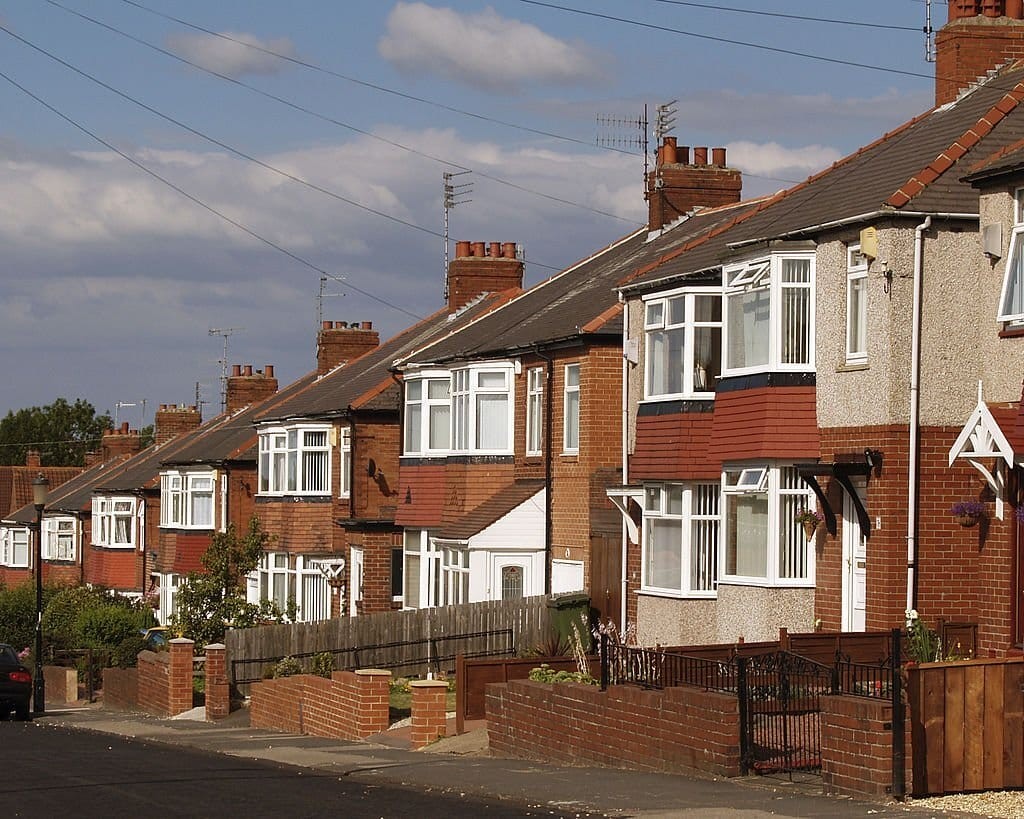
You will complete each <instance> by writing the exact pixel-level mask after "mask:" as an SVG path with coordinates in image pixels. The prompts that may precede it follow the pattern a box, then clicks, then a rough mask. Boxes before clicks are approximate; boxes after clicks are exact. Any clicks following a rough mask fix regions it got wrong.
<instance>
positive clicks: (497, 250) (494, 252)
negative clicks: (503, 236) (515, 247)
mask: <svg viewBox="0 0 1024 819" xmlns="http://www.w3.org/2000/svg"><path fill="white" fill-rule="evenodd" d="M487 255H488V256H490V257H491V258H492V259H497V258H498V257H499V256H501V242H491V246H490V248H489V249H488V252H487Z"/></svg>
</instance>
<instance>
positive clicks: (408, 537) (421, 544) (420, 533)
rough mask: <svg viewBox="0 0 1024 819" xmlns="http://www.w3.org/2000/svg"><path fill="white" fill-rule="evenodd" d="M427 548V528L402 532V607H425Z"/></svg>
mask: <svg viewBox="0 0 1024 819" xmlns="http://www.w3.org/2000/svg"><path fill="white" fill-rule="evenodd" d="M426 550H427V530H426V529H405V530H404V531H403V532H402V551H403V553H404V568H403V570H402V608H405V609H420V608H424V607H425V606H424V601H425V599H426V595H425V594H424V583H423V574H424V567H425V566H426V561H425V560H424V554H425V552H426Z"/></svg>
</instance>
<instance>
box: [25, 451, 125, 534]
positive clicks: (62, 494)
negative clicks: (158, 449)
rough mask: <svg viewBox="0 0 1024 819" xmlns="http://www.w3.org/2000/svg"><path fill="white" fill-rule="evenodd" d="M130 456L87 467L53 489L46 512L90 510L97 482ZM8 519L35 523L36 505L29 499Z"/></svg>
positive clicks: (121, 456)
mask: <svg viewBox="0 0 1024 819" xmlns="http://www.w3.org/2000/svg"><path fill="white" fill-rule="evenodd" d="M130 457H131V456H129V455H120V456H118V457H116V458H112V459H110V460H108V461H104V462H103V463H98V464H94V465H93V466H90V467H86V469H84V470H83V471H81V472H79V474H78V475H76V476H75V477H73V478H71V479H70V480H68V481H65V482H64V483H62V484H61V485H60V486H58V487H57V488H55V489H51V490H50V493H49V495H47V498H46V512H50V513H53V512H58V513H60V512H64V513H67V514H77V513H79V512H87V511H89V510H90V509H91V508H92V490H93V487H94V486H95V485H96V482H97V481H98V480H101V479H103V477H104V476H106V475H107V474H108V473H112V472H116V471H117V470H118V469H123V467H124V464H125V462H126V461H127V460H129V458H130ZM7 520H13V521H15V522H17V523H35V521H36V510H35V507H34V506H33V505H32V502H31V501H29V502H28V503H26V504H25V505H24V506H22V507H21V508H20V509H18V510H17V511H16V512H14V513H13V514H12V515H11V516H10V517H9V518H7Z"/></svg>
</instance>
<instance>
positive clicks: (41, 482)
mask: <svg viewBox="0 0 1024 819" xmlns="http://www.w3.org/2000/svg"><path fill="white" fill-rule="evenodd" d="M49 491H50V481H49V480H47V478H46V476H45V475H44V474H43V473H42V472H40V473H39V475H38V476H37V477H36V479H35V480H34V481H32V505H33V506H35V508H36V673H35V680H34V686H33V689H32V713H33V714H35V715H36V716H39V715H40V714H45V713H46V680H45V679H44V678H43V509H44V508H45V506H46V495H47V493H48V492H49Z"/></svg>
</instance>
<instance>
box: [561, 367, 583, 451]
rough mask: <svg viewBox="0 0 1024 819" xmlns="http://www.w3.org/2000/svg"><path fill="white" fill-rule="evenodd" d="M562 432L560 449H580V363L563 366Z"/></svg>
mask: <svg viewBox="0 0 1024 819" xmlns="http://www.w3.org/2000/svg"><path fill="white" fill-rule="evenodd" d="M563 403H564V408H563V409H564V412H563V420H564V433H563V436H562V450H563V451H564V452H569V453H573V452H579V451H580V365H579V364H568V365H566V368H565V400H564V402H563Z"/></svg>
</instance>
